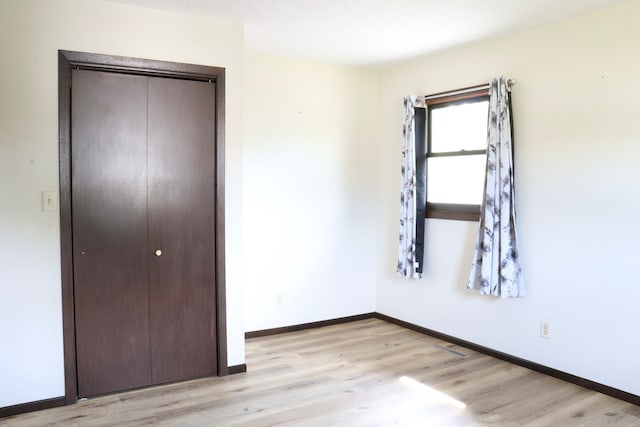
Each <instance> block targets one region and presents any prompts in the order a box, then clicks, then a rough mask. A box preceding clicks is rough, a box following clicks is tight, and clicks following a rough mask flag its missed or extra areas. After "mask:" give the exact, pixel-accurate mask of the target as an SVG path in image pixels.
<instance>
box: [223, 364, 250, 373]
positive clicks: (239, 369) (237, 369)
mask: <svg viewBox="0 0 640 427" xmlns="http://www.w3.org/2000/svg"><path fill="white" fill-rule="evenodd" d="M244 372H247V364H246V363H243V364H242V365H234V366H229V367H228V368H227V374H229V375H233V374H242V373H244Z"/></svg>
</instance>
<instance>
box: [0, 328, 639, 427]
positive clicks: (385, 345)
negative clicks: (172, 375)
mask: <svg viewBox="0 0 640 427" xmlns="http://www.w3.org/2000/svg"><path fill="white" fill-rule="evenodd" d="M447 350H452V351H453V352H451V351H447ZM456 353H458V354H456ZM461 355H462V356H464V357H462V356H461ZM246 363H247V369H248V371H247V372H246V373H241V374H236V375H231V376H228V377H222V378H218V377H213V378H205V379H201V380H195V381H189V382H183V383H177V384H170V385H164V386H158V387H153V388H148V389H142V390H134V391H130V392H127V393H121V394H115V395H110V396H103V397H98V398H94V399H90V400H86V401H81V402H79V403H78V404H75V405H71V406H67V407H62V408H54V409H49V410H44V411H39V412H33V413H29V414H22V415H18V416H14V417H9V418H5V419H0V425H3V426H4V425H6V426H29V427H32V426H45V425H46V426H51V425H53V426H112V425H118V426H148V425H154V426H175V425H180V426H216V427H218V426H223V427H226V426H238V427H247V426H251V427H256V426H257V427H265V426H276V425H277V426H310V427H315V426H323V427H324V426H332V427H339V426H345V427H346V426H349V427H353V426H367V427H372V426H380V427H386V426H445V427H450V426H451V427H456V426H465V427H471V426H474V427H475V426H499V427H514V426H535V427H538V426H604V425H611V426H624V427H627V426H640V407H637V406H635V405H632V404H630V403H626V402H623V401H620V400H617V399H614V398H612V397H609V396H605V395H603V394H600V393H597V392H594V391H590V390H587V389H584V388H581V387H578V386H576V385H573V384H569V383H566V382H564V381H561V380H558V379H555V378H551V377H548V376H545V375H543V374H540V373H537V372H533V371H530V370H528V369H526V368H523V367H520V366H516V365H512V364H509V363H507V362H504V361H501V360H498V359H494V358H492V357H489V356H486V355H484V354H480V353H477V352H474V351H472V350H469V349H465V348H462V347H459V346H456V345H453V344H451V343H446V342H443V341H441V340H438V339H436V338H433V337H429V336H425V335H422V334H419V333H417V332H414V331H411V330H408V329H405V328H402V327H400V326H397V325H394V324H391V323H387V322H385V321H382V320H379V319H365V320H360V321H356V322H351V323H346V324H340V325H331V326H326V327H322V328H317V329H309V330H303V331H296V332H291V333H286V334H281V335H276V336H268V337H260V338H251V339H248V340H247V341H246Z"/></svg>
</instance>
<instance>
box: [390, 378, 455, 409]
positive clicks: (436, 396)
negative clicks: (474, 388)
mask: <svg viewBox="0 0 640 427" xmlns="http://www.w3.org/2000/svg"><path fill="white" fill-rule="evenodd" d="M400 382H401V383H402V384H404V385H407V386H409V387H411V388H412V389H414V390H416V391H418V392H419V393H420V394H422V395H424V396H426V397H428V398H429V399H431V400H438V401H440V402H442V403H447V404H449V405H451V406H454V407H456V408H458V409H464V408H466V407H467V405H465V404H464V403H462V402H460V401H459V400H456V399H454V398H453V397H451V396H449V395H447V394H445V393H442V392H441V391H438V390H436V389H434V388H432V387H429V386H428V385H425V384H422V383H421V382H419V381H416V380H414V379H413V378H409V377H406V376H402V377H400Z"/></svg>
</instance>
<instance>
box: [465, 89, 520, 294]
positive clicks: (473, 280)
mask: <svg viewBox="0 0 640 427" xmlns="http://www.w3.org/2000/svg"><path fill="white" fill-rule="evenodd" d="M511 129H512V128H511V99H510V88H509V82H508V80H507V79H506V78H505V77H500V78H499V79H494V80H493V81H492V82H491V85H490V89H489V120H488V145H487V171H486V177H485V194H484V198H483V202H482V208H481V212H480V228H479V231H478V238H477V240H476V248H475V254H474V260H473V264H472V266H471V274H470V275H469V284H468V286H467V287H468V288H469V289H475V290H478V291H480V293H481V294H483V295H494V296H498V297H501V298H516V297H523V296H525V287H524V282H523V280H522V277H521V271H520V260H519V254H518V241H517V234H516V212H515V200H514V185H513V136H512V131H511Z"/></svg>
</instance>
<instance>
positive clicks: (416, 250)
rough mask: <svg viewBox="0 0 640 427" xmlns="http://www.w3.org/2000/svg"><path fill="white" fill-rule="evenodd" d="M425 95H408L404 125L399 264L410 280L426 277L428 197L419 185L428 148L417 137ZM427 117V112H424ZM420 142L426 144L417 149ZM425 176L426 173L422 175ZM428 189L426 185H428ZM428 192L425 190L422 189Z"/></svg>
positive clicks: (398, 268)
mask: <svg viewBox="0 0 640 427" xmlns="http://www.w3.org/2000/svg"><path fill="white" fill-rule="evenodd" d="M424 107H425V103H424V98H422V97H420V98H419V97H415V96H407V97H405V98H404V125H403V128H402V134H403V142H404V145H403V149H402V182H401V187H400V191H401V194H400V242H399V243H400V245H399V248H398V267H397V269H396V271H397V272H398V274H400V275H401V276H405V277H408V278H410V279H419V278H420V277H422V256H423V245H424V209H425V206H424V205H425V204H426V200H420V199H422V198H423V197H424V196H423V197H420V199H419V198H418V197H417V190H418V189H417V185H418V183H419V184H420V185H423V183H424V182H425V181H426V170H425V168H424V166H422V167H420V165H419V164H418V161H419V159H418V158H417V154H416V153H417V152H422V151H424V142H422V143H420V141H417V140H416V108H424ZM422 117H424V115H422ZM416 143H418V144H421V145H422V148H423V149H422V150H420V149H417V147H416V145H417V144H416ZM422 175H425V176H422ZM424 187H425V191H426V185H424ZM422 193H424V191H422Z"/></svg>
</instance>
